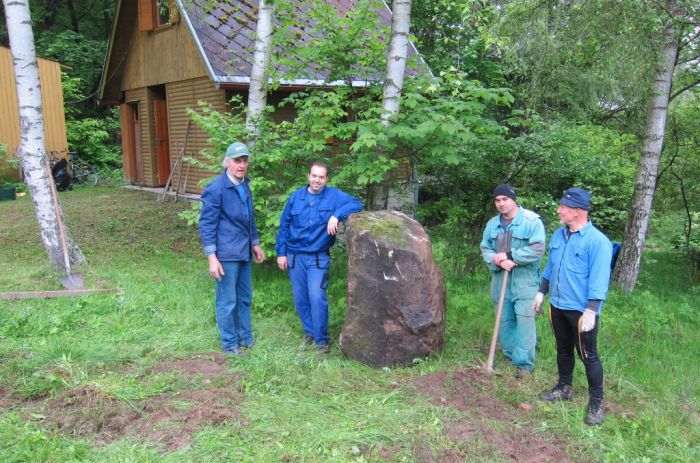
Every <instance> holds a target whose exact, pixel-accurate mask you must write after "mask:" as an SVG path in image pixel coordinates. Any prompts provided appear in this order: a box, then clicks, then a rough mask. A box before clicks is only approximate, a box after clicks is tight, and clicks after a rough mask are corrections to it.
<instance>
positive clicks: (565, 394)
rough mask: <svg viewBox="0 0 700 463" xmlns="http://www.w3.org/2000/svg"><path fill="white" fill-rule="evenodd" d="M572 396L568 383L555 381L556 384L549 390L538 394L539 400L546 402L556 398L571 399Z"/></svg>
mask: <svg viewBox="0 0 700 463" xmlns="http://www.w3.org/2000/svg"><path fill="white" fill-rule="evenodd" d="M573 396H574V393H573V391H572V390H571V386H570V385H568V384H561V383H557V385H556V386H554V387H553V388H552V390H551V391H549V392H546V393H544V394H542V395H541V396H540V400H544V401H546V402H556V401H557V400H571V398H572V397H573Z"/></svg>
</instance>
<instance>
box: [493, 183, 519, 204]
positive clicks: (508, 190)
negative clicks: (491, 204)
mask: <svg viewBox="0 0 700 463" xmlns="http://www.w3.org/2000/svg"><path fill="white" fill-rule="evenodd" d="M496 196H508V197H509V198H510V199H512V200H513V201H515V198H516V196H515V190H514V189H513V187H512V186H510V185H508V184H507V183H501V184H500V185H498V186H497V187H496V189H495V190H493V197H494V198H496Z"/></svg>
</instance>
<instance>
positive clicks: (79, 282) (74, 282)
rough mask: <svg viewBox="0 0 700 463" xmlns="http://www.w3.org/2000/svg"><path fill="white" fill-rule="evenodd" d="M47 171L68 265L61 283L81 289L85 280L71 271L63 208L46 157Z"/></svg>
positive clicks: (65, 261) (67, 287) (71, 287)
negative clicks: (60, 207) (61, 208)
mask: <svg viewBox="0 0 700 463" xmlns="http://www.w3.org/2000/svg"><path fill="white" fill-rule="evenodd" d="M45 164H46V172H47V173H48V175H49V183H50V185H51V199H53V208H54V211H56V221H57V222H58V232H59V235H60V237H61V246H63V262H64V263H65V265H66V274H65V275H63V276H62V277H61V284H62V285H63V287H64V288H66V289H70V290H74V289H81V288H82V287H83V286H85V280H84V279H83V276H82V275H81V274H79V273H71V271H70V256H69V255H68V243H66V232H65V231H64V229H63V219H62V218H61V210H60V209H59V207H58V194H57V193H56V184H55V183H54V181H53V176H52V175H51V167H50V165H49V159H48V158H46V159H45Z"/></svg>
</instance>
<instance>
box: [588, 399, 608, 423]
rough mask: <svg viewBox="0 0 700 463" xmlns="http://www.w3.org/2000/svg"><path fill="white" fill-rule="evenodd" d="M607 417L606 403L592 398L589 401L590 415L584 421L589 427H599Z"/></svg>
mask: <svg viewBox="0 0 700 463" xmlns="http://www.w3.org/2000/svg"><path fill="white" fill-rule="evenodd" d="M604 417H605V401H604V400H603V399H594V398H592V397H591V398H590V400H589V401H588V415H586V419H585V420H583V421H584V423H586V424H587V425H588V426H597V425H599V424H600V423H602V422H603V418H604Z"/></svg>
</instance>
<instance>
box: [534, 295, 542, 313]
mask: <svg viewBox="0 0 700 463" xmlns="http://www.w3.org/2000/svg"><path fill="white" fill-rule="evenodd" d="M543 302H544V294H542V293H540V292H538V293H537V294H536V295H535V299H533V301H532V309H533V310H534V311H535V315H539V314H541V313H542V303H543Z"/></svg>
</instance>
